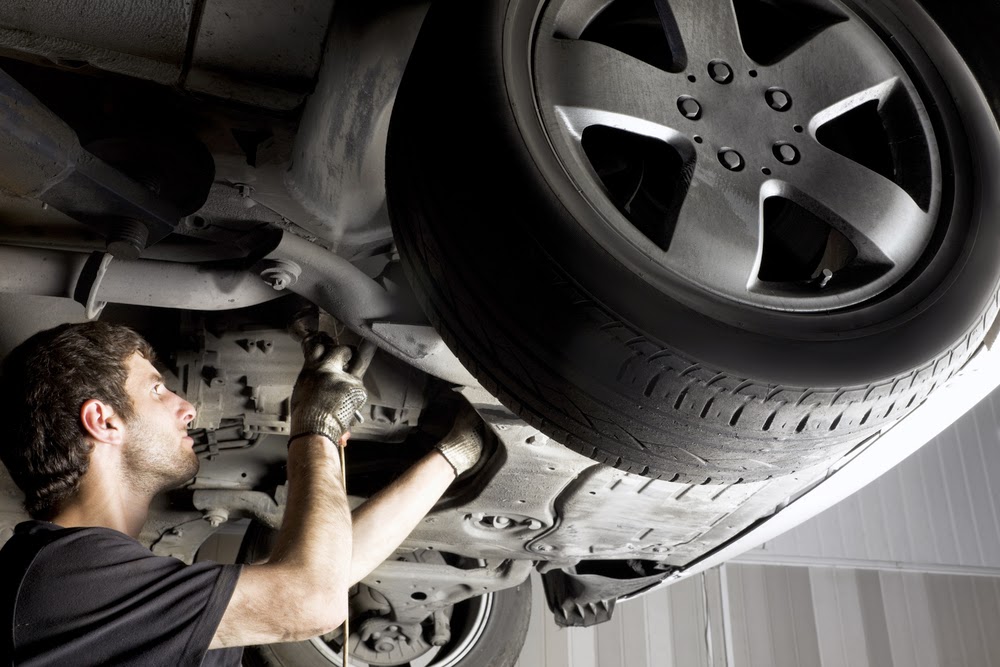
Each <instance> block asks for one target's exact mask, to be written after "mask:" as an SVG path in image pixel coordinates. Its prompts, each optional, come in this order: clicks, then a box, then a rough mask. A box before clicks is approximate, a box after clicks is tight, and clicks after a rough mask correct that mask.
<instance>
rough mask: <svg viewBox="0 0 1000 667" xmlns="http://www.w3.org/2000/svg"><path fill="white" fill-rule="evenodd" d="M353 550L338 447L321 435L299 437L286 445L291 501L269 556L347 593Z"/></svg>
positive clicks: (333, 592)
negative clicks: (287, 447) (287, 446)
mask: <svg viewBox="0 0 1000 667" xmlns="http://www.w3.org/2000/svg"><path fill="white" fill-rule="evenodd" d="M351 552H352V548H351V514H350V506H349V505H348V502H347V496H346V494H345V492H344V482H343V477H342V471H341V469H340V452H339V450H338V449H337V446H336V445H335V444H334V443H332V442H330V440H328V439H327V438H325V437H323V436H319V435H309V436H304V437H301V438H296V439H295V440H294V441H293V442H292V443H291V444H290V446H289V449H288V503H287V505H286V508H285V514H284V519H283V522H282V526H281V530H279V531H278V536H277V541H276V543H275V546H274V549H273V550H272V552H271V557H270V559H269V562H270V563H276V564H277V563H281V564H284V565H287V566H293V567H295V568H296V569H301V572H302V575H303V576H304V577H305V580H304V581H303V583H305V584H307V585H323V586H324V588H326V590H327V591H328V592H329V595H330V596H331V597H334V598H336V599H340V598H341V597H342V598H344V599H346V595H347V588H348V586H349V584H348V583H347V577H348V573H349V572H350V567H351V564H350V559H351ZM314 579H318V581H316V580H314Z"/></svg>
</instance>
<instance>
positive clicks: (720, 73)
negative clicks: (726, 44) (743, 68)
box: [708, 60, 733, 83]
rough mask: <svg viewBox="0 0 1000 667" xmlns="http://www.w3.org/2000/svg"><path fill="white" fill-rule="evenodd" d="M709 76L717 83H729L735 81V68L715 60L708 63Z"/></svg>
mask: <svg viewBox="0 0 1000 667" xmlns="http://www.w3.org/2000/svg"><path fill="white" fill-rule="evenodd" d="M708 75H709V76H710V77H712V81H715V82H716V83H729V82H730V81H732V80H733V68H732V67H730V66H729V63H726V62H723V61H721V60H713V61H712V62H710V63H708Z"/></svg>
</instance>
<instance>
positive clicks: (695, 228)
mask: <svg viewBox="0 0 1000 667" xmlns="http://www.w3.org/2000/svg"><path fill="white" fill-rule="evenodd" d="M759 255H760V202H759V198H758V196H757V194H756V192H755V190H751V189H740V188H734V187H732V179H731V177H730V174H728V173H726V172H724V171H723V170H722V169H721V168H720V169H715V168H714V167H713V166H707V165H699V166H698V168H697V170H696V172H695V178H694V180H693V181H692V182H691V185H690V187H689V188H688V192H687V196H686V197H685V199H684V202H683V204H682V206H681V209H680V212H679V214H678V217H677V223H676V226H675V227H674V233H673V237H672V239H671V242H670V247H669V249H668V251H667V253H666V257H665V260H664V261H665V263H666V265H667V266H669V267H670V268H672V269H674V270H675V271H678V272H679V273H681V274H682V275H685V276H688V277H689V278H693V279H694V280H695V281H697V282H699V283H701V286H702V287H707V288H709V289H712V290H713V291H716V292H721V293H724V294H728V295H730V296H737V297H739V296H740V295H745V294H746V292H747V286H748V284H749V283H750V282H751V280H752V279H753V277H754V276H755V275H756V267H757V263H758V257H759Z"/></svg>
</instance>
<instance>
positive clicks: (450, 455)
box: [434, 407, 483, 477]
mask: <svg viewBox="0 0 1000 667" xmlns="http://www.w3.org/2000/svg"><path fill="white" fill-rule="evenodd" d="M434 448H435V449H437V450H438V451H439V452H441V454H442V455H443V456H444V458H445V460H447V461H448V463H450V464H451V467H452V468H454V469H455V476H456V477H457V476H459V475H461V474H462V473H463V472H465V471H466V470H468V469H470V468H471V467H472V466H474V465H476V462H477V461H479V457H480V456H482V453H483V423H482V422H481V421H480V419H479V415H478V414H476V411H475V410H473V409H472V408H469V407H466V408H464V409H463V410H462V411H461V412H459V413H458V417H457V418H456V419H455V425H454V426H452V427H451V431H449V432H448V435H446V436H445V437H444V439H443V440H441V442H439V443H438V444H437V445H435V447H434Z"/></svg>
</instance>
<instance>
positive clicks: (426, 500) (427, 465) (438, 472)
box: [349, 451, 455, 585]
mask: <svg viewBox="0 0 1000 667" xmlns="http://www.w3.org/2000/svg"><path fill="white" fill-rule="evenodd" d="M454 480H455V470H454V468H452V467H451V464H450V463H448V461H447V460H445V458H444V457H443V456H442V455H441V453H440V452H437V451H432V452H431V453H429V454H428V455H427V456H425V457H424V458H422V459H420V461H418V462H417V463H416V464H414V465H413V466H412V467H411V468H410V469H409V470H407V471H406V472H405V473H403V475H402V476H400V477H399V479H397V480H396V481H394V482H393V483H392V484H390V485H389V486H388V487H386V488H385V489H383V490H382V491H380V492H378V493H377V494H375V495H374V496H372V497H371V498H370V499H369V500H368V501H367V502H365V504H363V505H361V506H360V507H359V508H358V509H356V510H355V511H354V520H353V521H354V530H353V534H354V558H353V559H352V561H351V574H350V580H349V581H350V583H349V585H353V584H355V583H357V582H358V581H361V580H362V579H364V578H365V577H366V576H367V575H368V574H369V573H370V572H371V571H372V570H374V569H375V568H376V567H378V565H379V564H380V563H381V562H382V561H384V560H385V559H386V558H388V557H389V556H390V555H391V554H392V552H393V551H395V550H396V547H398V546H399V545H400V543H402V541H403V540H405V539H406V537H407V536H408V535H409V534H410V533H411V532H412V531H413V529H414V528H415V527H416V525H417V524H418V523H419V522H420V520H421V519H423V517H424V516H425V515H426V514H427V512H429V511H430V509H431V508H432V507H434V503H436V502H437V501H438V499H439V498H440V497H441V494H442V493H444V492H445V490H446V489H447V488H448V486H449V485H450V484H451V483H452V482H453V481H454Z"/></svg>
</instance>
